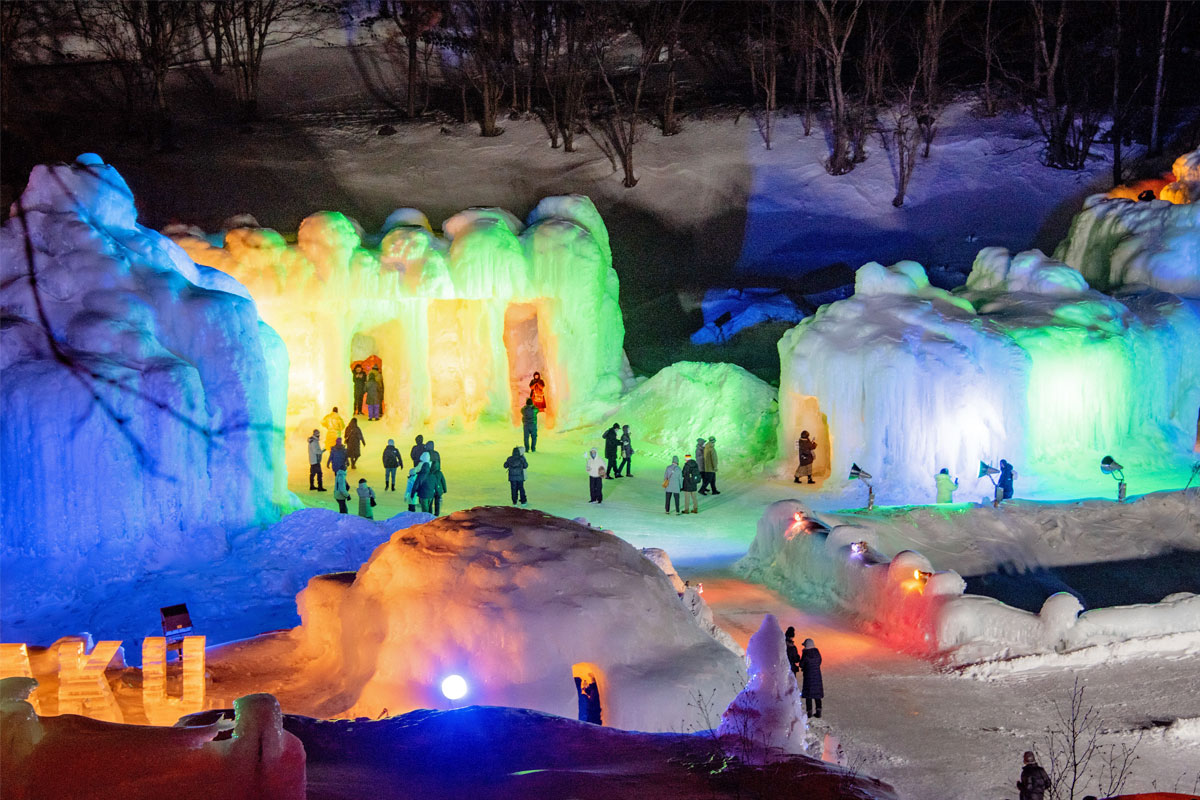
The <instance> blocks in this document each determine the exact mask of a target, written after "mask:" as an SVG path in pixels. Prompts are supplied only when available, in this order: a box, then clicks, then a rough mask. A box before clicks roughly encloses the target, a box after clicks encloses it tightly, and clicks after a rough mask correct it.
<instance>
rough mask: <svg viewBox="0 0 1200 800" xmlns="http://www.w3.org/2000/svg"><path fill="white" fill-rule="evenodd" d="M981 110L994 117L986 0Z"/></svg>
mask: <svg viewBox="0 0 1200 800" xmlns="http://www.w3.org/2000/svg"><path fill="white" fill-rule="evenodd" d="M983 110H984V113H985V114H986V115H987V116H989V117H994V116H996V98H995V97H994V96H993V95H992V0H988V4H987V17H986V21H985V22H984V26H983Z"/></svg>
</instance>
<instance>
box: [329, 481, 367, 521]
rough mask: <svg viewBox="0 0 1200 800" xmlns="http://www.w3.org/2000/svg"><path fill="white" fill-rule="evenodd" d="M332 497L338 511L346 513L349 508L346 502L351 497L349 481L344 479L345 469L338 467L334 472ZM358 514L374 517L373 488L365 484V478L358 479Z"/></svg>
mask: <svg viewBox="0 0 1200 800" xmlns="http://www.w3.org/2000/svg"><path fill="white" fill-rule="evenodd" d="M334 475H335V478H334V487H333V499H334V500H337V504H338V513H339V514H347V513H349V511H350V510H349V508H347V506H346V502H347V501H348V500H350V499H351V497H352V495H351V494H350V486H349V482H348V481H347V480H346V470H345V469H339V470H337V472H335V473H334ZM357 493H358V515H359V516H360V517H364V518H366V519H375V511H374V509H375V490H374V489H372V488H371V487H370V486H369V485H368V484H367V479H366V478H359V479H358V491H357Z"/></svg>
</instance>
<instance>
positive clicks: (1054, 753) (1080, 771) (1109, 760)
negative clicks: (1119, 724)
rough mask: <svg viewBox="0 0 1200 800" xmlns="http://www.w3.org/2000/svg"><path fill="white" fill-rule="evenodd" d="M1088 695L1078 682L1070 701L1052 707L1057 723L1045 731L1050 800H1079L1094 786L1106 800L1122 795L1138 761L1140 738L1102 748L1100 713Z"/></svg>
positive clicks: (1055, 701)
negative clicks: (1122, 789)
mask: <svg viewBox="0 0 1200 800" xmlns="http://www.w3.org/2000/svg"><path fill="white" fill-rule="evenodd" d="M1086 694H1087V692H1086V690H1085V687H1083V686H1081V685H1080V683H1079V678H1076V679H1075V684H1074V686H1073V687H1072V689H1071V696H1070V698H1068V700H1067V701H1066V702H1065V703H1064V702H1061V701H1059V700H1053V701H1052V703H1051V705H1052V706H1053V708H1054V722H1053V724H1051V725H1050V726H1049V727H1047V728H1046V739H1045V743H1046V749H1047V758H1048V759H1049V767H1050V769H1049V770H1048V771H1049V773H1050V783H1051V786H1050V798H1051V800H1077V798H1079V797H1082V796H1083V795H1084V794H1086V793H1087V789H1088V787H1089V786H1093V785H1094V786H1096V787H1097V788H1098V790H1099V791H1100V793H1101V794H1102V795H1104V796H1105V797H1109V796H1111V795H1113V794H1120V791H1121V788H1122V787H1124V785H1125V783H1126V781H1127V780H1128V779H1129V776H1130V773H1131V769H1132V766H1133V762H1134V761H1136V760H1137V756H1136V754H1135V751H1136V750H1137V746H1138V744H1139V743H1140V742H1141V736H1140V735H1139V736H1138V738H1137V741H1135V742H1134V743H1133V744H1132V745H1129V744H1128V743H1126V742H1122V743H1119V744H1114V745H1110V746H1109V747H1107V748H1105V747H1104V746H1103V744H1102V743H1101V741H1100V738H1101V727H1102V724H1101V719H1100V713H1099V712H1098V711H1097V710H1096V707H1095V706H1093V705H1091V704H1090V703H1088V702H1087V697H1086Z"/></svg>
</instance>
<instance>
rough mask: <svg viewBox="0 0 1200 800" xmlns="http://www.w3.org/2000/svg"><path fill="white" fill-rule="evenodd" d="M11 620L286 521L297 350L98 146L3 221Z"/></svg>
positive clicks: (42, 180)
mask: <svg viewBox="0 0 1200 800" xmlns="http://www.w3.org/2000/svg"><path fill="white" fill-rule="evenodd" d="M0 276H2V281H0V304H2V306H3V310H4V313H3V316H4V324H3V326H2V328H0V345H2V346H0V352H2V359H0V370H2V372H0V402H2V405H3V413H2V414H0V451H2V452H3V453H4V462H5V469H4V478H5V499H4V502H3V504H2V505H0V526H2V529H3V532H4V535H3V549H2V551H0V554H2V558H3V570H4V578H5V579H4V594H3V613H4V616H5V617H6V618H7V619H12V618H13V617H14V616H19V614H17V613H15V612H16V611H17V609H18V608H20V607H21V606H22V603H21V601H20V597H22V596H25V595H26V594H28V593H33V594H35V595H36V596H44V593H45V592H46V591H47V589H46V586H45V583H46V581H47V578H46V577H45V576H46V575H50V574H52V575H54V576H55V577H54V580H55V581H56V582H57V584H58V585H59V586H61V587H69V591H71V592H78V593H80V594H82V593H83V592H85V591H86V588H87V587H88V586H92V585H97V584H101V583H103V582H104V581H106V580H111V579H113V578H122V579H127V578H129V576H130V575H131V574H135V573H136V572H138V571H139V569H142V568H144V567H145V566H146V565H149V564H155V565H165V564H168V563H171V562H172V561H182V560H185V559H188V558H192V557H203V556H206V555H212V554H214V553H218V552H221V551H222V550H223V549H224V548H225V546H226V534H227V533H228V532H230V531H233V530H237V529H241V528H247V527H250V526H257V525H262V524H269V523H271V522H273V521H274V520H275V519H277V518H278V513H279V504H280V503H281V502H282V500H283V494H284V492H285V483H284V481H285V476H284V473H283V470H282V468H280V469H276V465H281V464H282V463H283V458H282V452H283V440H282V426H281V425H277V421H280V422H281V421H282V410H283V402H284V399H285V395H286V384H285V380H286V366H285V365H286V355H285V353H284V351H283V346H282V343H281V342H280V340H279V338H278V337H277V336H276V335H275V334H274V332H272V331H271V329H270V328H269V327H267V326H266V325H264V324H263V323H261V322H260V321H259V319H258V312H257V311H256V309H255V308H254V304H253V303H252V302H251V301H249V300H247V299H246V298H245V297H244V296H239V293H240V294H242V295H244V294H245V290H244V289H242V288H241V287H239V286H238V285H237V283H236V281H234V280H233V279H232V278H230V277H229V276H227V275H223V274H221V273H218V272H215V271H213V270H210V269H206V268H203V267H198V266H197V265H196V264H194V263H192V261H191V260H190V259H189V258H188V257H187V255H186V254H185V253H184V252H183V251H182V250H181V249H180V248H179V247H177V246H176V245H175V244H173V243H172V242H171V241H170V240H168V239H166V238H165V237H163V236H161V235H159V234H157V233H155V232H154V231H151V230H148V229H146V228H144V227H142V226H141V225H138V224H137V213H136V210H135V207H134V201H133V196H132V194H131V193H130V191H129V188H128V187H127V186H126V184H125V182H124V180H122V178H121V176H120V175H119V174H117V171H116V170H115V169H113V168H112V167H111V166H109V165H107V164H104V163H103V162H102V161H101V160H100V159H99V158H98V157H97V156H95V155H91V154H88V155H83V156H80V157H79V159H78V160H77V161H76V162H75V163H73V164H69V165H58V166H39V167H37V168H35V169H34V170H33V173H32V175H31V176H30V179H29V185H28V188H26V190H25V192H24V194H23V195H22V196H21V198H20V199H19V200H18V201H17V203H15V204H14V206H13V215H12V217H11V218H10V219H9V220H8V221H7V222H6V223H5V224H4V227H3V229H2V230H0Z"/></svg>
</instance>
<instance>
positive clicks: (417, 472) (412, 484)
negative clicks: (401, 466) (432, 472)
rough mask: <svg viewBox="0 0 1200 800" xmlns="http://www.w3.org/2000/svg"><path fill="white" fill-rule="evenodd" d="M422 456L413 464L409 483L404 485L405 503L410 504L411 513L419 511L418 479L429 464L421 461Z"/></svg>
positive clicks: (409, 474) (409, 472)
mask: <svg viewBox="0 0 1200 800" xmlns="http://www.w3.org/2000/svg"><path fill="white" fill-rule="evenodd" d="M421 455H424V453H422V454H421ZM421 455H418V456H417V459H416V461H414V462H413V466H412V469H410V470H409V471H408V481H407V482H406V483H405V484H404V502H405V503H407V504H408V510H409V511H416V510H417V491H416V489H417V478H419V477H420V476H421V470H423V469H425V468H426V464H428V461H423V460H422V459H421Z"/></svg>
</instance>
